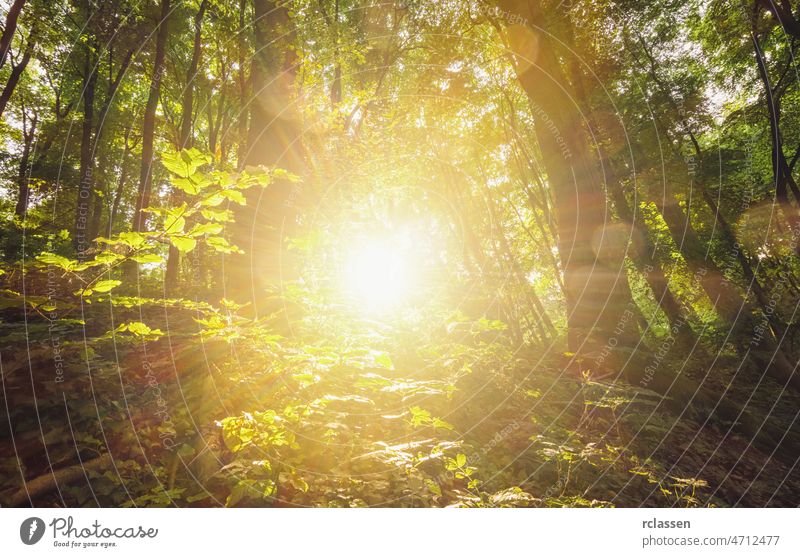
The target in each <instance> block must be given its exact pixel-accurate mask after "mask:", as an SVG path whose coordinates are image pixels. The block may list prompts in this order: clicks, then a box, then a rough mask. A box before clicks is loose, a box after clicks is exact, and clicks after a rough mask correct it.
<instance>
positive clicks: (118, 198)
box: [106, 122, 133, 237]
mask: <svg viewBox="0 0 800 557" xmlns="http://www.w3.org/2000/svg"><path fill="white" fill-rule="evenodd" d="M132 131H133V122H131V123H130V124H129V125H128V127H127V128H126V129H125V138H124V141H125V148H124V149H123V151H122V161H121V162H120V174H119V181H118V182H117V189H116V191H115V192H114V199H113V201H112V203H111V209H110V211H109V215H108V225H107V226H106V236H109V237H110V236H111V233H112V231H113V227H114V223H115V222H116V221H117V215H118V214H119V206H120V204H121V203H122V194H123V192H124V191H125V184H126V183H127V181H128V165H127V162H128V156H129V155H130V152H131V144H130V142H129V139H130V136H131V132H132Z"/></svg>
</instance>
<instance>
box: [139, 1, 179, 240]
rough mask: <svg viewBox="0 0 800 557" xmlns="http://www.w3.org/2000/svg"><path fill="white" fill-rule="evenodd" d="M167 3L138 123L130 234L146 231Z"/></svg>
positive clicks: (165, 43) (161, 18) (159, 27)
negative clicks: (138, 153) (135, 191)
mask: <svg viewBox="0 0 800 557" xmlns="http://www.w3.org/2000/svg"><path fill="white" fill-rule="evenodd" d="M170 7H171V0H161V15H160V19H159V22H158V33H157V34H156V51H155V55H154V57H153V73H152V77H151V78H150V93H149V95H148V96H147V105H146V106H145V111H144V120H143V123H142V162H141V166H140V169H139V191H138V195H137V199H136V212H135V213H134V215H133V231H134V232H142V231H143V230H145V229H146V219H147V215H146V213H145V212H144V211H142V209H144V208H146V207H148V206H149V205H150V190H151V186H152V179H153V162H154V156H153V143H154V140H155V129H156V108H158V97H159V94H160V92H161V80H162V78H163V72H164V56H165V53H166V48H167V37H168V33H169V21H168V20H169V12H170Z"/></svg>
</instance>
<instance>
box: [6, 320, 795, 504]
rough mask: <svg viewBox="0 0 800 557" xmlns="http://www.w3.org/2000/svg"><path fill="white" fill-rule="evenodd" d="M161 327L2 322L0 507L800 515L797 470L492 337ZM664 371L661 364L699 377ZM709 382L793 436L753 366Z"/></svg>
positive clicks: (660, 402)
mask: <svg viewBox="0 0 800 557" xmlns="http://www.w3.org/2000/svg"><path fill="white" fill-rule="evenodd" d="M92 311H97V310H96V309H95V310H92ZM139 315H141V313H139ZM159 315H161V318H159ZM164 315H165V313H159V312H158V311H150V312H149V313H148V314H147V321H148V322H149V323H150V324H151V325H152V326H154V327H155V325H161V327H162V328H163V329H164V330H167V331H169V334H168V335H166V336H163V337H160V338H158V339H154V340H151V341H149V342H146V343H144V342H140V341H136V340H132V339H127V338H124V337H122V336H121V335H118V336H117V338H116V339H112V340H109V338H108V337H102V332H103V327H102V326H101V325H100V322H101V321H102V320H100V319H97V320H87V322H88V323H95V325H94V327H93V326H87V327H86V328H84V327H83V326H73V327H72V328H71V329H70V328H65V329H58V330H55V331H54V329H53V328H51V327H49V326H48V325H47V323H45V322H43V320H41V319H39V320H37V319H31V320H29V321H28V322H27V324H26V327H23V326H22V325H23V323H20V322H12V321H5V322H4V323H3V324H2V325H1V327H2V329H1V330H0V339H2V340H0V350H2V373H3V375H2V379H3V380H2V386H3V389H2V396H3V405H2V408H3V411H4V412H5V413H6V414H7V416H8V419H7V420H2V423H3V425H2V430H0V454H2V455H3V458H2V460H0V470H2V475H0V478H1V480H0V501H1V502H2V503H3V504H19V505H25V504H29V500H28V496H27V494H26V493H25V491H24V488H23V484H22V478H23V476H24V478H25V480H26V481H27V482H28V488H29V489H33V491H32V493H33V497H32V498H33V502H34V504H35V505H37V506H42V505H44V506H48V505H51V506H62V505H82V506H83V505H85V506H93V505H104V506H119V505H136V506H142V505H153V506H171V505H176V506H213V505H226V504H227V505H264V506H446V505H458V506H623V507H630V506H707V505H715V506H759V507H760V506H794V505H796V504H797V501H798V500H800V473H799V472H798V469H797V467H796V462H797V461H796V458H797V455H792V454H791V452H787V451H777V452H775V453H774V454H769V451H764V450H763V448H757V447H756V446H754V445H752V444H750V443H749V442H748V439H747V438H746V437H744V436H741V435H739V434H738V433H737V432H736V426H735V424H730V423H725V422H723V421H720V420H717V419H715V418H713V417H712V418H711V419H706V418H704V417H703V416H704V414H703V413H702V412H696V411H694V410H693V409H692V408H691V407H690V406H688V405H687V406H686V410H685V411H684V412H682V413H680V415H678V414H676V412H674V411H671V410H669V409H668V408H667V406H666V405H665V404H664V403H665V399H664V398H663V397H661V396H659V395H657V394H656V393H653V392H650V391H647V390H643V389H637V388H634V387H632V386H630V385H628V384H626V383H624V382H622V381H618V382H613V381H611V380H610V379H609V378H605V379H604V380H600V381H595V380H592V379H591V378H590V377H576V376H574V375H571V374H568V373H566V372H565V371H564V369H565V362H566V358H565V356H564V355H563V354H559V353H556V352H553V351H546V350H545V351H543V350H542V349H537V348H534V347H525V346H515V345H514V344H513V343H512V342H511V341H510V340H509V339H508V338H507V336H506V334H505V332H504V331H503V328H502V326H499V325H498V324H497V322H491V321H487V320H485V319H482V320H478V321H469V320H466V319H461V320H460V321H459V322H458V323H457V326H454V327H447V328H441V327H440V328H437V329H436V330H427V331H425V330H424V329H425V328H424V327H421V328H420V330H415V329H414V328H413V327H410V328H406V329H403V330H400V329H398V328H396V327H394V326H389V325H385V324H376V323H360V324H358V327H357V329H358V330H359V331H361V333H360V335H358V334H355V333H354V332H353V331H354V329H353V328H352V327H351V328H350V329H349V330H347V331H344V330H341V329H340V330H338V331H337V330H335V329H331V328H330V323H317V324H314V325H307V329H306V330H303V331H295V335H296V338H295V339H290V338H287V337H283V336H279V335H274V334H266V333H265V329H263V328H259V327H258V326H256V325H254V324H249V325H247V327H249V328H245V326H244V325H242V328H241V329H240V330H245V331H248V332H247V334H245V335H243V336H242V338H240V339H238V340H236V341H226V340H222V339H220V338H215V337H209V336H206V338H202V337H201V338H200V339H198V337H197V336H196V334H195V333H194V332H191V333H190V332H189V331H190V330H191V329H192V327H191V326H190V322H189V321H188V320H185V319H184V320H181V319H178V320H177V321H176V320H175V319H171V321H166V320H165V319H164ZM242 323H244V322H242ZM353 327H354V325H353ZM93 329H94V330H93ZM195 329H196V326H195ZM321 331H325V332H321ZM345 333H346V334H345ZM345 338H347V339H348V340H347V341H344V340H343V339H345ZM85 339H87V341H86V342H85ZM301 339H305V341H303V340H301ZM308 339H314V342H310V341H309V340H308ZM679 356H680V351H679V350H676V351H674V353H673V354H672V355H671V356H670V357H669V358H668V359H667V360H665V361H664V362H663V363H662V365H664V366H668V367H673V368H675V369H678V368H680V367H682V366H684V365H685V366H686V369H691V370H702V369H707V366H708V365H710V363H711V359H710V358H709V357H707V356H704V355H703V354H702V353H701V352H699V351H697V352H694V353H693V354H692V356H691V358H690V359H689V360H688V361H684V359H682V358H680V357H679ZM704 359H705V360H707V361H704ZM714 366H715V367H714V374H713V376H709V377H710V379H708V382H707V386H708V387H709V388H710V389H712V390H714V391H715V392H723V391H724V389H725V388H726V387H728V391H727V393H726V394H725V396H726V397H728V398H731V399H733V400H736V401H737V402H738V403H739V404H741V405H745V406H746V408H747V411H748V413H749V414H750V415H751V416H754V417H756V418H759V417H760V419H763V418H764V417H765V416H769V421H770V423H771V424H772V425H773V426H775V427H777V428H780V429H781V430H783V431H790V430H792V428H793V427H795V423H796V422H795V421H794V420H795V419H796V417H797V408H800V399H798V397H797V396H796V395H791V394H789V393H782V394H781V395H776V394H775V393H780V389H779V388H777V386H776V385H772V384H769V383H768V381H767V380H766V379H765V380H763V381H761V382H759V381H758V378H757V375H758V374H757V372H756V370H745V371H740V372H739V373H738V375H737V377H736V380H735V381H732V377H733V376H734V374H735V373H736V371H735V370H736V369H737V368H738V364H737V362H736V360H735V358H733V357H730V358H728V359H724V358H723V359H722V360H720V359H717V360H716V361H715V362H714ZM754 384H759V385H760V386H759V387H758V388H756V389H755V390H754V389H753V388H752V387H751V386H752V385H754ZM671 407H672V408H674V405H672V406H671ZM109 453H110V455H111V457H108V454H109ZM53 471H55V473H52V472H53Z"/></svg>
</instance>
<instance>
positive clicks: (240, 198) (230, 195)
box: [219, 190, 247, 205]
mask: <svg viewBox="0 0 800 557" xmlns="http://www.w3.org/2000/svg"><path fill="white" fill-rule="evenodd" d="M219 193H220V195H222V196H223V197H224V198H225V199H229V200H231V201H233V202H234V203H238V204H239V205H246V204H247V201H246V200H245V198H244V194H243V193H242V192H240V191H239V190H222V191H221V192H219Z"/></svg>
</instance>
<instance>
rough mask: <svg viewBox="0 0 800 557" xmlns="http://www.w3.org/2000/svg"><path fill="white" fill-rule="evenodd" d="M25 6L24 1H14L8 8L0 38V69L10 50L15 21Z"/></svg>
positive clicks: (15, 25)
mask: <svg viewBox="0 0 800 557" xmlns="http://www.w3.org/2000/svg"><path fill="white" fill-rule="evenodd" d="M24 5H25V0H14V2H13V3H12V4H11V6H10V7H9V8H8V13H7V14H6V24H5V26H4V27H3V34H2V36H0V68H2V67H3V66H4V65H5V63H6V59H7V58H8V51H9V50H11V41H12V39H13V38H14V32H15V31H16V30H17V19H19V14H20V12H21V11H22V7H23V6H24Z"/></svg>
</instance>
